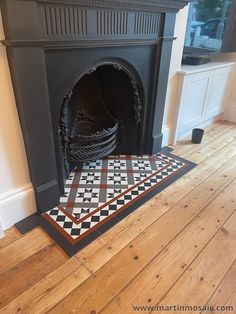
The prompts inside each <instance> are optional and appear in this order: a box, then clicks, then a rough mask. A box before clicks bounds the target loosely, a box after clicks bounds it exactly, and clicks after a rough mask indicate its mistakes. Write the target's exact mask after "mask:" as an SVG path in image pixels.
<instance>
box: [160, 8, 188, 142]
mask: <svg viewBox="0 0 236 314" xmlns="http://www.w3.org/2000/svg"><path fill="white" fill-rule="evenodd" d="M187 18H188V7H185V8H184V9H182V10H180V11H179V13H178V14H177V16H176V25H175V34H174V36H175V37H177V39H176V40H175V41H174V43H173V49H172V56H171V62H170V72H169V82H168V88H167V95H166V104H165V113H164V122H163V145H168V144H171V140H172V137H173V134H172V133H173V132H174V131H173V126H174V121H175V115H176V106H177V87H178V75H177V71H178V70H179V69H180V66H181V60H182V54H183V48H184V39H185V30H186V25H187Z"/></svg>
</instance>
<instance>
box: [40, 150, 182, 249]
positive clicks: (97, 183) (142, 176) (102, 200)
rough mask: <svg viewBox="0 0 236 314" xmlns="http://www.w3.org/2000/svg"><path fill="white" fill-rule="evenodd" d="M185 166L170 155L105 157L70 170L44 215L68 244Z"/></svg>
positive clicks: (123, 209)
mask: <svg viewBox="0 0 236 314" xmlns="http://www.w3.org/2000/svg"><path fill="white" fill-rule="evenodd" d="M187 165H188V163H187V161H186V163H185V162H184V161H182V160H181V161H180V160H178V158H176V159H175V158H174V157H173V156H169V155H166V154H163V153H160V154H158V155H155V156H130V155H125V156H121V155H120V156H108V157H106V158H103V159H100V160H94V161H90V162H86V163H84V164H83V165H82V166H80V167H78V168H76V169H74V170H73V171H72V172H71V174H70V176H69V178H68V180H67V181H66V185H65V195H64V196H63V197H61V200H60V206H59V207H57V208H54V209H52V210H50V211H48V212H47V213H45V214H44V218H46V219H47V220H48V222H50V223H51V224H52V225H53V226H54V227H55V228H56V229H57V230H58V231H59V232H60V233H62V234H63V235H64V236H65V237H66V239H67V240H68V241H69V242H70V243H71V244H75V243H78V242H79V241H80V240H81V239H83V238H84V237H85V236H86V235H88V234H89V233H91V232H92V231H94V230H96V229H97V228H99V227H100V226H101V225H104V224H106V223H107V222H108V221H109V220H110V219H112V218H113V217H115V216H116V215H118V214H119V213H120V212H121V211H125V210H126V209H127V208H128V207H129V206H131V205H132V204H133V203H135V202H136V201H137V200H138V199H140V198H141V197H143V196H144V195H146V194H147V193H148V192H150V191H151V190H153V189H154V188H156V187H157V186H158V185H160V184H163V183H164V182H165V181H166V180H168V179H169V178H170V177H171V176H173V175H175V174H176V173H178V172H179V171H180V170H183V169H184V168H185V167H186V166H187Z"/></svg>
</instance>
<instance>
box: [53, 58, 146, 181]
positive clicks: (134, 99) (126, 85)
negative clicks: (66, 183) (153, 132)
mask: <svg viewBox="0 0 236 314" xmlns="http://www.w3.org/2000/svg"><path fill="white" fill-rule="evenodd" d="M143 107H144V102H143V88H142V83H141V79H140V78H139V77H138V74H137V73H135V71H134V70H133V71H132V70H131V68H128V67H125V66H124V65H121V64H119V63H117V62H114V61H113V62H111V61H110V62H100V63H99V64H96V66H93V67H92V68H90V69H89V70H87V71H85V73H82V74H81V75H80V78H79V80H78V82H77V83H76V84H75V85H74V86H73V88H72V89H71V90H70V91H69V92H68V93H67V95H66V96H65V98H64V103H63V106H62V109H61V114H60V121H59V135H60V148H61V155H62V164H63V165H64V171H65V176H64V177H66V178H68V176H69V173H70V171H71V170H72V169H73V168H74V167H75V166H76V165H77V164H78V162H85V161H89V160H95V159H98V158H101V157H104V156H107V155H109V154H110V153H113V154H130V155H132V154H140V153H141V147H140V139H141V132H140V131H141V128H140V127H141V122H142V109H143Z"/></svg>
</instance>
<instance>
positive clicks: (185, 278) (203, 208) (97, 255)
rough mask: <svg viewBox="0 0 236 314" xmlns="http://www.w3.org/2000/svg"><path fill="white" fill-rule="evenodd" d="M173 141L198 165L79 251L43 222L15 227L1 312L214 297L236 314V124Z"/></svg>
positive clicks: (3, 265)
mask: <svg viewBox="0 0 236 314" xmlns="http://www.w3.org/2000/svg"><path fill="white" fill-rule="evenodd" d="M173 148H174V152H173V153H174V154H176V155H179V156H182V157H185V158H187V159H189V160H191V161H193V162H196V163H198V164H199V165H198V167H196V168H195V169H194V170H192V171H191V172H189V173H188V174H186V175H185V176H184V177H182V178H181V179H180V180H178V181H177V182H175V183H174V184H172V185H171V186H169V187H168V188H167V189H165V190H164V191H163V192H161V193H160V194H159V195H157V196H156V197H154V198H153V199H151V200H150V201H149V202H147V203H146V204H145V205H143V206H142V207H140V208H139V209H137V210H136V211H135V212H134V213H133V214H131V215H130V216H128V217H127V218H126V219H125V220H123V221H122V222H121V223H119V224H118V225H116V226H115V227H113V228H112V229H110V230H109V231H108V232H106V233H105V234H104V235H102V236H101V237H100V238H99V239H97V240H95V241H94V242H93V243H91V244H90V245H89V246H87V247H86V248H84V249H83V250H82V251H80V252H79V253H78V254H77V255H75V256H73V257H72V258H68V257H67V255H66V254H65V253H64V252H63V251H62V250H61V249H60V248H59V247H58V246H57V245H56V244H55V242H54V241H53V240H52V239H51V238H50V237H49V236H48V235H47V234H46V233H45V232H44V231H43V230H41V229H40V228H36V229H34V230H33V231H31V232H29V233H28V234H25V235H21V234H19V233H18V232H17V230H16V229H15V228H11V229H10V230H8V232H7V234H6V236H5V237H4V238H3V239H1V240H0V313H32V314H36V313H46V312H47V313H57V314H58V313H63V314H65V313H79V314H84V313H89V314H95V313H103V314H105V313H106V314H111V313H112V314H129V313H134V312H136V313H141V312H142V313H151V312H152V313H155V310H154V309H153V311H152V308H151V307H150V308H146V311H145V312H144V311H141V310H140V311H134V308H133V306H135V305H145V306H156V305H159V306H167V305H194V306H197V305H201V306H203V305H205V304H211V305H213V306H218V305H221V306H225V305H228V306H234V311H231V312H228V313H236V124H231V123H228V122H217V123H214V124H213V125H211V126H210V127H208V128H207V129H206V133H205V136H204V141H203V143H202V144H201V145H193V144H191V143H190V142H189V141H182V142H180V143H179V144H178V145H175V146H174V147H173ZM159 313H160V312H159ZM163 313H164V312H163ZM165 313H166V312H165ZM169 313H174V311H170V312H169ZM175 313H184V312H183V311H176V312H175ZM185 313H191V311H190V310H189V311H186V312H185ZM195 313H196V312H195ZM198 313H199V312H198ZM204 313H226V311H218V312H216V311H211V312H210V311H208V312H204Z"/></svg>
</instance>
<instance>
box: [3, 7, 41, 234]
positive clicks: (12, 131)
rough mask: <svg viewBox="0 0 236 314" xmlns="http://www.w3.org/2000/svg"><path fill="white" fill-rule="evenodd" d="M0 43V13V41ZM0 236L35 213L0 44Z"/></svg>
mask: <svg viewBox="0 0 236 314" xmlns="http://www.w3.org/2000/svg"><path fill="white" fill-rule="evenodd" d="M2 39H4V33H3V28H2V19H1V12H0V40H2ZM0 178H1V180H0V236H1V228H3V229H7V228H9V227H10V226H12V225H13V224H14V223H15V222H17V221H19V220H21V219H23V218H25V217H26V216H28V215H30V214H32V213H34V212H35V210H36V207H35V200H34V194H33V189H32V185H31V182H30V178H29V171H28V166H27V160H26V156H25V150H24V143H23V138H22V133H21V128H20V124H19V119H18V114H17V110H16V104H15V98H14V93H13V88H12V82H11V77H10V72H9V66H8V61H7V55H6V49H5V47H4V46H3V45H2V44H0Z"/></svg>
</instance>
